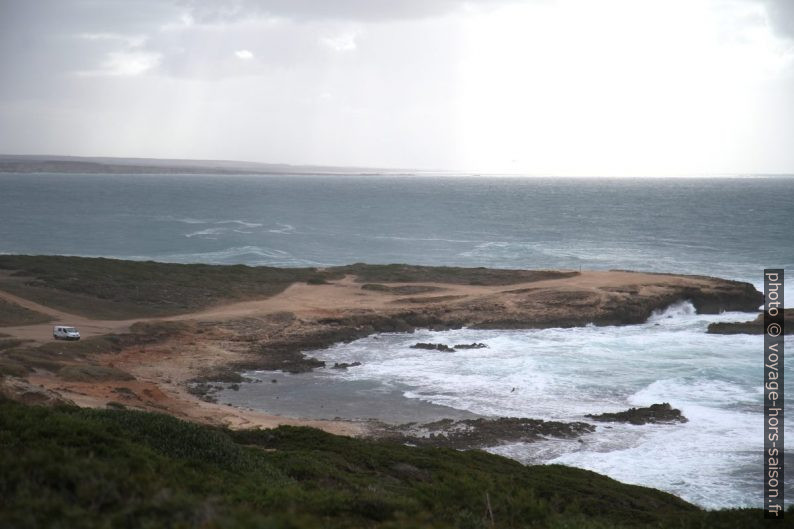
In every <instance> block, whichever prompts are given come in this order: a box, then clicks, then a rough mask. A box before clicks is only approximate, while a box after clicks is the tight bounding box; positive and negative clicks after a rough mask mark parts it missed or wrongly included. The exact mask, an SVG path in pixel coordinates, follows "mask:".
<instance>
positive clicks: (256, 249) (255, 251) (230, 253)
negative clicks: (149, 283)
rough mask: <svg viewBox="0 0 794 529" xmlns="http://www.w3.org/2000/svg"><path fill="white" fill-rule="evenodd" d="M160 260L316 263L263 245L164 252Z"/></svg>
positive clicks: (313, 264) (267, 264)
mask: <svg viewBox="0 0 794 529" xmlns="http://www.w3.org/2000/svg"><path fill="white" fill-rule="evenodd" d="M157 258H158V259H159V260H161V261H166V262H177V263H195V262H203V263H213V264H227V263H228V264H235V263H239V262H245V263H248V264H250V265H254V266H283V267H296V266H317V264H318V263H315V262H313V261H308V260H306V259H298V258H296V257H295V256H293V255H292V254H290V253H289V252H286V251H284V250H278V249H276V248H267V247H263V246H235V247H231V248H225V249H223V250H216V251H211V252H202V253H185V254H166V255H160V256H158V257H157Z"/></svg>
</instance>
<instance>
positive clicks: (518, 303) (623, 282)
mask: <svg viewBox="0 0 794 529" xmlns="http://www.w3.org/2000/svg"><path fill="white" fill-rule="evenodd" d="M714 281H719V280H713V279H710V278H700V277H691V276H675V275H660V274H643V273H633V272H622V271H585V272H582V273H581V274H579V275H576V276H573V277H566V278H561V279H551V280H544V281H535V282H530V283H518V284H512V285H506V286H505V285H501V286H475V285H455V284H439V283H421V284H422V285H428V286H433V287H436V288H437V289H438V290H437V291H434V292H432V293H428V294H422V295H414V296H410V297H406V296H399V295H394V294H390V293H384V292H379V291H371V290H363V289H361V284H360V283H357V282H356V281H355V278H354V277H352V276H348V277H345V278H344V279H341V280H338V281H335V282H333V283H329V284H324V285H309V284H305V283H295V284H293V285H291V286H290V287H288V288H287V289H286V290H284V291H283V292H281V293H280V294H278V295H275V296H273V297H270V298H266V299H260V300H252V301H244V302H235V303H228V304H223V305H219V306H215V307H211V308H209V309H206V310H202V311H199V312H195V313H191V314H183V315H179V316H173V317H166V318H150V319H138V320H95V319H91V318H86V317H83V316H78V315H75V314H68V313H66V312H63V311H59V310H56V309H53V308H52V307H48V306H45V305H42V304H39V303H35V302H32V301H30V300H27V299H24V298H21V297H19V296H16V295H13V294H11V293H8V292H5V291H2V290H0V298H2V299H4V300H7V301H10V302H13V303H16V304H18V305H21V306H23V307H26V308H28V309H31V310H34V311H37V312H40V313H43V314H47V315H49V316H51V317H52V318H53V319H54V320H55V321H54V322H52V323H47V324H35V325H26V326H14V327H0V333H3V334H6V335H10V336H11V337H14V338H20V339H23V340H30V341H32V342H33V343H46V342H51V341H52V340H53V339H52V325H53V324H54V323H60V324H67V325H73V326H75V327H77V328H78V329H79V330H80V332H81V335H82V336H83V337H84V338H89V337H92V336H100V335H105V334H110V333H115V334H120V333H125V332H128V331H129V329H130V326H131V325H132V324H134V323H135V322H138V321H146V322H156V321H179V322H185V323H188V324H189V325H191V327H190V328H192V329H201V331H200V332H199V331H196V332H195V333H190V332H188V333H183V334H181V335H180V336H178V337H176V338H172V339H169V340H167V341H165V342H164V343H158V344H155V345H151V346H135V347H129V348H126V349H124V350H122V351H121V352H115V353H110V352H109V353H107V354H100V355H94V356H92V357H91V361H92V362H94V363H97V364H99V365H104V366H108V367H114V368H117V369H121V370H123V371H126V372H128V373H130V374H131V375H133V376H134V377H135V380H131V381H119V380H115V381H113V380H111V381H101V382H100V381H97V382H69V381H65V380H63V379H62V378H59V377H57V376H56V375H54V374H52V373H49V372H46V371H43V370H37V371H36V372H35V373H34V374H31V375H30V376H29V377H28V378H27V381H28V384H29V385H30V387H31V388H34V389H35V388H43V389H46V390H49V391H54V392H57V393H58V394H60V395H61V396H62V397H63V398H65V399H68V400H71V401H72V402H74V403H76V404H78V405H81V406H90V407H105V406H106V405H107V404H108V402H119V403H122V404H124V405H125V406H127V407H131V408H138V409H146V410H152V411H162V412H166V413H170V414H173V415H176V416H178V417H183V418H186V419H190V420H195V421H200V422H204V423H210V424H217V425H226V426H229V427H232V428H246V427H274V426H277V425H280V424H303V425H309V426H314V427H318V428H321V429H324V430H327V431H330V432H333V433H338V434H347V435H356V434H360V433H362V432H363V431H365V429H366V426H365V425H363V424H357V423H351V422H343V421H302V420H296V419H290V418H286V417H279V416H273V415H267V414H263V413H259V412H255V411H251V410H243V409H237V408H232V407H229V406H225V405H220V404H215V403H211V402H205V401H202V400H200V399H198V398H197V397H195V396H194V395H191V394H190V393H189V392H188V391H187V383H188V381H190V380H192V379H194V378H196V377H197V376H199V375H200V374H201V373H205V372H206V371H207V370H208V369H210V368H213V367H221V366H226V365H230V364H233V363H235V362H239V361H241V360H245V359H246V358H248V357H249V356H250V354H251V353H250V350H249V348H248V344H247V343H245V342H241V341H240V340H241V337H240V335H241V332H238V331H234V330H233V328H234V326H224V325H218V322H236V321H244V320H247V319H252V318H253V319H255V318H262V317H267V316H269V315H274V314H278V313H289V314H290V315H291V317H294V318H297V319H298V320H299V321H302V322H305V325H306V326H311V325H313V323H312V322H315V321H318V320H320V319H321V318H332V317H339V316H340V315H350V314H363V313H368V314H373V313H377V314H390V313H396V312H399V311H405V310H407V309H410V310H416V311H422V310H427V311H438V309H439V307H441V308H442V309H444V310H446V311H447V312H449V311H455V310H460V312H462V313H463V312H464V311H465V310H468V311H470V312H471V311H472V310H473V309H472V308H471V307H479V306H480V305H482V306H489V305H488V303H492V302H493V300H496V301H498V302H499V303H500V304H501V305H499V307H500V308H499V309H498V310H503V311H507V312H509V313H511V314H514V313H519V312H520V311H522V310H530V309H524V308H522V307H526V306H527V301H526V300H527V299H530V301H532V300H533V299H534V301H532V303H534V305H532V309H531V310H536V311H537V310H539V309H538V308H537V307H538V306H540V307H541V308H542V307H543V302H544V301H543V300H545V299H547V297H548V293H554V294H555V295H560V293H563V294H564V293H566V292H569V293H576V294H577V295H582V294H583V293H584V294H585V295H586V296H588V297H587V300H588V301H587V303H589V304H590V305H593V304H594V303H595V304H598V303H600V302H601V301H605V300H614V299H617V300H620V299H621V298H620V296H626V294H625V293H620V294H615V290H616V289H618V290H619V289H626V288H628V289H630V291H631V292H633V294H631V295H638V296H643V295H644V296H653V295H656V294H657V293H658V292H661V291H664V290H665V289H671V288H677V287H682V286H684V287H694V288H709V287H710V286H712V284H713V282H714ZM400 285H417V283H389V286H400ZM517 292H521V293H522V294H520V295H519V294H516V293H517ZM544 295H545V296H547V297H543V296H544ZM532 296H535V298H533V297H532ZM478 303H479V304H480V305H477V304H478ZM558 305H559V303H558ZM460 307H468V308H466V309H465V310H464V309H459V308H460ZM557 310H559V309H557ZM202 324H204V325H202ZM230 329H232V330H230ZM0 355H2V352H0Z"/></svg>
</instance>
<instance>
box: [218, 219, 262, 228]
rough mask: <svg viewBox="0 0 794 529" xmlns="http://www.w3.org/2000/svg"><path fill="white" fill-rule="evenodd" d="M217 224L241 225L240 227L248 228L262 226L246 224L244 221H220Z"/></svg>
mask: <svg viewBox="0 0 794 529" xmlns="http://www.w3.org/2000/svg"><path fill="white" fill-rule="evenodd" d="M215 224H239V225H240V226H245V227H246V228H261V227H262V224H260V223H259V222H246V221H244V220H218V221H216V222H215Z"/></svg>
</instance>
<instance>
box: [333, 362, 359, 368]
mask: <svg viewBox="0 0 794 529" xmlns="http://www.w3.org/2000/svg"><path fill="white" fill-rule="evenodd" d="M360 365H361V362H353V363H352V364H348V363H347V362H341V363H339V362H336V363H334V365H333V366H332V367H331V369H347V368H348V367H356V366H360Z"/></svg>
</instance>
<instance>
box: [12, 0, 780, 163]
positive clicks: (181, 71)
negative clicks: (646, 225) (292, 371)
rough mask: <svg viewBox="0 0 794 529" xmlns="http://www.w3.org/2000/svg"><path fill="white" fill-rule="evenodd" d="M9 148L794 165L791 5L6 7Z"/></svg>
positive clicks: (440, 1) (265, 2) (454, 1)
mask: <svg viewBox="0 0 794 529" xmlns="http://www.w3.org/2000/svg"><path fill="white" fill-rule="evenodd" d="M0 68H2V72H3V74H2V82H0V153H4V154H59V155H83V156H122V157H155V158H197V159H225V160H244V161H256V162H269V163H291V164H318V165H337V166H339V165H341V166H360V167H382V168H389V167H391V168H413V169H425V170H452V171H467V172H482V173H516V174H532V175H582V176H588V175H632V176H644V175H653V176H658V175H691V174H747V173H794V0H523V1H522V0H473V1H460V0H335V1H333V2H332V1H328V0H206V1H201V0H174V1H168V0H0Z"/></svg>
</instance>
